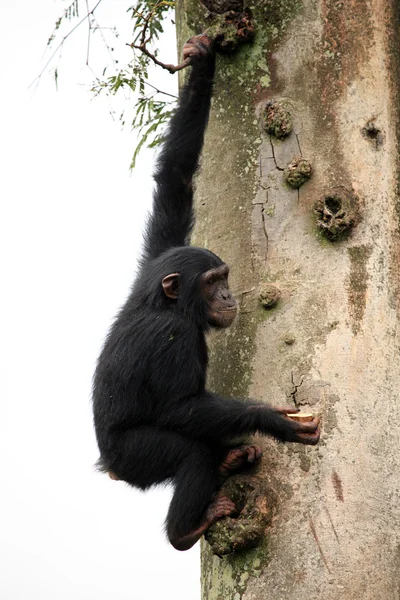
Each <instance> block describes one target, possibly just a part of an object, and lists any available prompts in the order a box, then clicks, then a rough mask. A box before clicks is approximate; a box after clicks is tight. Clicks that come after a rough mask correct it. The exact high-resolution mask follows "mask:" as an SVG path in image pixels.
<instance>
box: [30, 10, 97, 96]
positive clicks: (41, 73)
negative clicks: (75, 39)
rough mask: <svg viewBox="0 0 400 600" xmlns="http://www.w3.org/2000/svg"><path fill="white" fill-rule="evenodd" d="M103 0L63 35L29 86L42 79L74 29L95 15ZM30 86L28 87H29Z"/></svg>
mask: <svg viewBox="0 0 400 600" xmlns="http://www.w3.org/2000/svg"><path fill="white" fill-rule="evenodd" d="M102 1H103V0H98V2H97V3H96V4H95V6H94V7H93V8H92V10H91V11H89V12H88V13H87V14H86V15H85V16H84V17H83V18H82V19H81V20H80V21H79V23H77V24H76V25H75V27H73V28H72V29H71V31H69V32H68V33H67V35H65V36H64V37H63V39H62V40H61V42H60V43H59V44H58V46H57V47H56V49H55V50H54V52H53V53H52V54H51V56H50V58H49V59H48V61H47V62H46V64H45V65H44V67H43V69H42V70H41V71H40V73H39V75H38V76H37V77H36V79H34V80H33V81H32V83H31V84H30V86H29V88H31V87H32V85H33V84H34V83H35V81H38V80H40V78H41V77H42V75H43V73H44V72H45V70H46V69H47V67H48V66H49V64H50V63H51V61H52V60H53V58H54V57H55V55H56V54H57V52H58V51H59V50H60V48H61V47H62V46H63V45H64V42H65V41H66V40H67V39H68V38H69V36H70V35H72V34H73V33H74V31H76V30H77V29H78V27H80V26H81V25H82V23H84V22H85V21H86V19H89V17H90V15H93V13H94V11H95V10H96V8H97V7H98V6H99V4H101V3H102ZM29 88H28V89H29Z"/></svg>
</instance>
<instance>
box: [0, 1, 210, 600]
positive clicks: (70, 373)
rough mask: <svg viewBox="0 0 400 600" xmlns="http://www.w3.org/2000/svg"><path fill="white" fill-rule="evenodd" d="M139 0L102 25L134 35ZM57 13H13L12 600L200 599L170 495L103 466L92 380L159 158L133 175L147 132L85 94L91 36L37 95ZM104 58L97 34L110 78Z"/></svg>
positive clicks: (8, 77)
mask: <svg viewBox="0 0 400 600" xmlns="http://www.w3.org/2000/svg"><path fill="white" fill-rule="evenodd" d="M129 4H130V3H129V2H126V1H125V0H124V1H123V0H103V5H102V6H101V10H100V9H99V11H98V13H96V15H98V20H99V21H100V24H102V23H104V24H106V25H110V24H116V25H117V26H119V27H120V28H121V30H124V28H125V29H126V30H127V31H129V27H130V23H129V17H128V16H127V15H126V13H125V11H126V8H127V7H128V6H129ZM93 5H94V2H90V6H93ZM61 6H62V5H61ZM83 12H84V2H83V1H81V15H83ZM59 14H61V13H60V2H54V1H53V0H33V1H32V0H18V1H15V2H4V3H3V5H2V10H1V16H2V18H1V24H0V29H1V32H0V45H1V57H2V58H1V63H2V66H1V83H0V85H1V116H0V120H1V122H0V126H1V129H0V131H1V162H0V165H1V166H0V172H1V179H0V182H1V183H0V185H1V220H0V226H1V232H0V244H1V280H0V281H1V289H2V291H1V304H2V308H1V311H0V313H1V363H0V365H1V400H0V402H1V405H0V406H1V411H0V453H1V454H0V456H1V470H2V473H1V483H0V489H1V493H0V506H1V508H0V597H1V599H2V600H36V599H37V600H72V599H73V600H125V599H126V600H127V599H130V600H131V599H133V600H145V599H146V600H153V599H158V598H160V597H161V598H164V599H171V600H172V599H174V600H180V599H182V600H197V598H199V595H200V592H199V548H198V545H197V546H196V547H195V548H194V549H192V550H190V551H189V552H186V553H178V552H177V551H175V550H173V549H172V548H171V547H170V546H169V545H168V543H167V541H166V539H165V536H164V533H163V531H162V527H163V520H164V517H165V514H166V511H167V507H168V502H169V497H170V490H162V489H161V490H160V489H158V490H152V491H150V492H147V493H146V494H142V493H140V492H137V491H135V490H133V489H131V488H128V487H127V486H126V485H125V484H123V483H122V482H113V481H111V480H110V479H108V477H106V476H105V475H101V474H98V473H96V472H95V471H94V468H93V465H94V463H95V461H96V460H97V457H98V452H97V447H96V442H95V437H94V433H93V427H92V415H91V405H90V393H91V377H92V373H93V369H94V365H95V361H96V358H97V355H98V353H99V350H100V347H101V344H102V340H103V339H104V336H105V334H106V331H107V328H108V326H109V325H110V323H111V321H112V318H113V316H114V314H115V313H116V311H117V309H118V307H119V306H120V305H121V304H122V302H123V301H124V299H125V297H126V295H127V293H128V291H129V287H130V284H131V281H132V278H133V275H134V268H135V260H136V256H137V252H138V248H139V246H140V241H141V229H142V226H143V220H144V217H145V214H146V211H147V210H148V208H149V206H150V202H151V186H152V183H151V177H150V175H151V170H152V161H153V157H152V154H151V153H149V152H147V153H146V154H143V155H142V156H141V158H140V160H139V163H138V166H137V169H136V170H135V172H134V173H133V175H132V176H131V175H130V174H129V170H128V168H129V163H130V159H131V156H132V153H133V149H134V146H135V139H134V137H135V136H134V134H132V132H131V131H130V130H129V127H128V128H126V129H125V130H124V131H121V129H120V126H119V124H118V122H115V121H113V120H112V119H111V117H110V115H109V113H108V108H109V105H108V101H106V100H105V99H104V100H102V99H100V100H93V98H92V95H91V94H90V92H89V91H88V84H89V83H90V82H91V81H92V80H93V73H92V72H91V71H90V70H89V69H88V68H87V67H85V61H86V41H87V37H86V31H85V26H83V28H82V30H81V32H80V33H78V34H77V36H74V37H71V38H70V39H69V40H68V42H67V43H66V45H65V48H64V49H63V53H62V54H63V56H62V59H61V61H60V60H59V56H58V55H57V57H56V60H55V62H54V63H52V66H53V67H54V66H56V65H58V70H59V78H58V81H59V91H58V92H57V91H56V89H55V85H54V82H53V80H52V77H51V75H49V69H46V71H45V73H44V75H43V77H42V80H41V82H40V84H39V86H38V87H37V89H36V91H35V93H33V90H34V87H33V88H31V89H29V90H28V86H29V84H30V83H31V82H32V80H34V78H35V77H36V76H37V75H38V73H39V72H40V68H41V66H43V64H44V62H43V61H42V62H40V59H41V57H42V54H43V50H44V48H45V44H46V41H47V38H48V37H49V35H50V34H51V32H52V29H53V26H54V22H55V20H56V18H57V16H59ZM166 39H167V48H166V50H164V51H165V54H166V55H165V60H166V62H174V60H175V55H174V53H175V42H174V39H173V34H172V33H170V34H169V37H168V36H167V38H166ZM168 40H169V41H168ZM125 41H129V37H128V38H126V37H124V35H122V36H121V40H120V43H121V44H124V43H125ZM100 47H101V44H100V43H99V37H98V36H97V38H95V37H94V40H93V46H92V51H91V57H92V58H91V66H92V68H93V69H94V71H95V72H99V74H100V73H101V67H102V66H104V64H105V61H106V58H105V54H104V52H105V51H104V50H102V49H100ZM102 53H103V54H102ZM167 55H168V56H167ZM156 77H158V75H156ZM160 77H161V79H162V85H164V81H165V75H164V74H162V75H160ZM167 77H170V80H169V81H168V83H167V84H165V85H169V86H170V88H171V87H172V90H173V89H174V86H175V85H176V82H175V80H174V78H172V77H171V76H169V75H167ZM82 83H83V84H85V85H82ZM116 102H119V103H120V104H119V107H121V106H124V105H127V104H128V103H129V102H132V100H130V99H129V98H128V96H123V95H122V96H121V98H120V99H119V100H118V99H117V100H116ZM115 106H116V105H115V104H114V108H115ZM117 106H118V105H117Z"/></svg>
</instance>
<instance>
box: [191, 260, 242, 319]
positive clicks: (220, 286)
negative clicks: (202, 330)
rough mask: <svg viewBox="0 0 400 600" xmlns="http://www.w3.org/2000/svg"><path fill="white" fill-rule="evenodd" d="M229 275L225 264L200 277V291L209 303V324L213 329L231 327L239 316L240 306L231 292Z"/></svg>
mask: <svg viewBox="0 0 400 600" xmlns="http://www.w3.org/2000/svg"><path fill="white" fill-rule="evenodd" d="M228 275H229V267H228V265H225V264H223V265H221V266H220V267H216V268H214V269H210V270H209V271H206V272H205V273H203V274H202V275H201V277H200V289H201V293H202V295H203V298H204V299H205V301H206V302H207V307H208V322H209V324H210V325H212V327H218V328H225V327H229V326H230V325H232V323H233V321H234V319H235V317H236V314H237V309H238V304H237V302H236V300H235V298H234V297H233V296H232V294H231V292H230V291H229V284H228Z"/></svg>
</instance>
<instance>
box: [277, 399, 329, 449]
mask: <svg viewBox="0 0 400 600" xmlns="http://www.w3.org/2000/svg"><path fill="white" fill-rule="evenodd" d="M275 410H276V411H277V412H279V413H280V414H282V415H284V416H285V417H286V416H287V415H288V414H296V413H298V412H300V411H299V409H298V408H293V407H289V406H283V407H278V408H276V409H275ZM287 420H288V422H290V423H291V429H292V431H291V434H292V436H293V437H291V439H290V440H288V441H290V442H298V443H299V444H306V445H308V446H315V445H316V444H318V442H319V438H320V430H319V427H318V425H319V422H320V419H319V417H314V419H313V420H312V421H307V422H306V423H302V422H300V421H292V420H291V419H290V418H289V417H288V418H287Z"/></svg>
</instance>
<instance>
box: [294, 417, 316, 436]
mask: <svg viewBox="0 0 400 600" xmlns="http://www.w3.org/2000/svg"><path fill="white" fill-rule="evenodd" d="M293 422H294V423H296V424H297V427H296V431H298V432H299V433H300V432H301V433H313V432H314V431H316V430H317V429H318V425H319V422H320V418H319V417H314V418H313V420H312V421H306V422H305V423H302V422H298V421H293Z"/></svg>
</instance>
